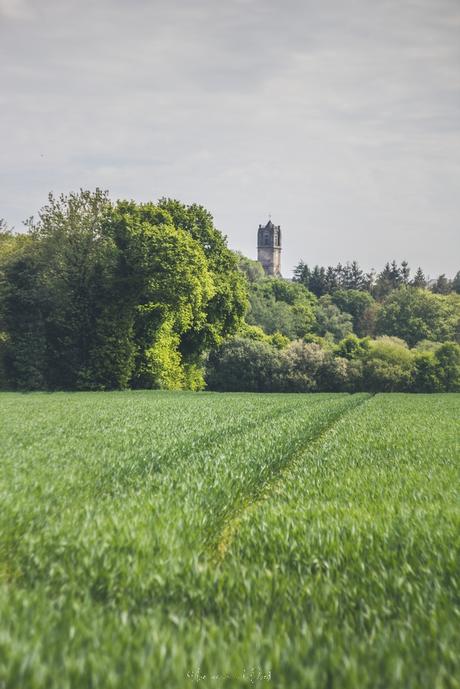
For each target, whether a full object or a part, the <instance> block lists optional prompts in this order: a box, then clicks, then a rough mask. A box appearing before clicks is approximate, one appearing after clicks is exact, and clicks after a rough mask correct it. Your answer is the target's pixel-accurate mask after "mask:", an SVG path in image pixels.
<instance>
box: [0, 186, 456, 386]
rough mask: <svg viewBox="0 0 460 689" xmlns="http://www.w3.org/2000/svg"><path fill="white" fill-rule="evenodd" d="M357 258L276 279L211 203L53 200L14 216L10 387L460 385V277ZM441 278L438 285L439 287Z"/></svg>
mask: <svg viewBox="0 0 460 689" xmlns="http://www.w3.org/2000/svg"><path fill="white" fill-rule="evenodd" d="M443 277H444V278H445V276H441V277H440V278H439V279H438V280H437V281H436V283H435V284H434V285H432V286H431V289H427V285H426V280H425V277H424V275H423V271H422V270H421V269H418V270H417V271H416V273H415V275H414V277H413V278H412V277H411V274H410V269H409V266H408V264H407V263H405V262H403V263H402V264H401V265H398V264H396V262H394V261H393V262H392V263H388V264H387V265H386V266H385V268H384V269H383V270H382V271H381V273H379V274H376V275H374V274H365V273H364V272H363V271H362V270H361V268H360V267H359V265H358V264H357V263H356V262H353V263H350V264H346V265H344V266H343V265H340V264H339V265H338V266H336V267H335V268H334V267H328V268H321V267H318V266H316V267H314V268H313V269H310V268H309V267H308V266H306V265H305V264H304V263H303V262H300V263H299V264H298V266H297V267H296V270H295V276H294V280H292V281H291V280H284V279H280V278H267V277H266V276H265V274H264V271H263V268H262V266H261V265H260V264H259V263H258V262H257V261H251V260H250V259H248V258H246V257H244V256H242V255H241V254H235V253H234V252H232V251H231V250H230V249H229V248H228V246H227V242H226V238H225V237H224V236H223V235H222V234H221V233H220V232H219V231H218V230H217V229H216V227H215V226H214V222H213V218H212V216H211V214H210V213H209V212H208V211H207V210H206V209H205V208H203V207H202V206H199V205H197V204H192V205H185V204H182V203H180V202H179V201H176V200H172V199H165V198H163V199H160V200H159V201H158V202H157V203H136V202H134V201H124V200H118V201H115V202H113V201H112V200H111V199H110V198H109V195H108V193H107V192H103V191H101V190H99V189H97V190H96V191H94V192H90V191H85V190H81V191H80V192H78V193H72V194H69V195H61V196H59V197H55V196H53V195H52V194H51V195H50V196H49V199H48V203H47V205H45V206H44V207H43V208H42V209H41V210H40V212H39V214H38V217H37V219H34V218H31V219H30V220H29V221H27V223H26V232H23V233H13V232H11V231H9V230H8V229H7V228H6V226H5V225H4V224H2V223H1V221H0V387H2V388H7V389H16V390H59V389H66V390H87V389H90V390H91V389H94V390H115V389H122V388H126V387H132V388H166V389H191V390H199V389H203V388H204V387H207V388H208V389H210V390H255V391H256V390H259V391H313V390H328V391H334V390H340V391H349V392H353V391H358V390H371V391H378V390H395V391H397V390H401V391H403V390H404V391H424V392H433V391H450V390H457V389H460V346H459V344H458V342H459V340H460V325H459V324H460V295H459V294H458V291H459V290H458V283H459V280H458V277H459V274H457V276H456V277H455V278H454V279H453V280H452V281H448V280H447V278H445V280H446V281H447V282H448V288H447V287H445V286H443V284H444V282H443V280H441V278H443ZM436 285H437V286H436Z"/></svg>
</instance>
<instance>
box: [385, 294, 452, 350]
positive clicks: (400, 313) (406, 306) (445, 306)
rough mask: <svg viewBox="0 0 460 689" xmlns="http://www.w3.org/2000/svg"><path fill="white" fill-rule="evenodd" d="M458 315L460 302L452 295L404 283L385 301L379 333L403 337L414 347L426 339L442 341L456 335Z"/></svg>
mask: <svg viewBox="0 0 460 689" xmlns="http://www.w3.org/2000/svg"><path fill="white" fill-rule="evenodd" d="M453 296H455V295H453ZM459 318H460V305H458V304H457V303H455V302H449V297H444V296H441V295H437V294H432V293H431V292H429V291H426V290H421V289H415V288H413V287H401V288H400V289H398V290H395V291H394V292H392V293H391V294H390V295H389V296H388V297H387V298H386V300H385V302H384V303H383V305H382V308H381V310H380V311H379V314H378V317H377V333H379V334H381V335H394V336H396V337H400V338H402V339H403V340H405V341H406V342H407V343H408V344H409V345H410V346H411V347H413V346H414V345H416V344H417V342H419V341H420V340H424V339H427V340H436V341H439V342H442V341H445V340H452V339H454V337H455V334H456V330H457V328H458V322H459Z"/></svg>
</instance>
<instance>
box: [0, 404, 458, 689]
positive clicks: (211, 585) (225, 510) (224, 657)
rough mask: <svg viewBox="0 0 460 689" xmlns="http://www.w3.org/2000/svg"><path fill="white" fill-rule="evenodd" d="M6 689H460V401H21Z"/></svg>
mask: <svg viewBox="0 0 460 689" xmlns="http://www.w3.org/2000/svg"><path fill="white" fill-rule="evenodd" d="M0 407H1V426H0V448H1V450H0V452H1V464H0V471H1V474H0V479H1V482H0V501H1V511H0V688H1V689H39V688H40V689H67V688H70V687H72V688H73V687H78V688H79V689H80V688H81V689H93V688H99V687H100V688H104V689H106V688H109V687H110V688H112V687H113V688H115V687H116V688H117V689H156V688H157V687H158V688H165V689H169V688H170V687H171V688H173V689H175V688H181V689H182V688H183V687H188V686H190V687H193V686H201V687H252V686H259V687H267V688H269V687H273V688H274V689H275V688H276V689H284V688H285V687H286V688H288V687H289V688H290V687H293V688H294V689H296V688H297V687H299V688H301V689H309V688H311V689H323V688H324V689H325V688H326V687H327V688H331V687H334V688H336V687H337V689H363V688H369V689H376V688H382V689H391V688H392V687H398V688H401V689H421V688H426V689H440V688H444V687H446V688H455V687H460V654H459V649H460V576H459V572H460V557H459V555H460V500H459V486H460V480H459V478H460V476H459V474H460V450H459V436H460V434H459V418H460V395H454V394H451V395H403V394H400V395H398V394H393V395H390V394H388V395H385V394H382V395H377V396H374V397H372V396H370V395H367V394H360V395H345V394H344V395H341V394H318V395H257V394H246V395H245V394H226V395H219V394H212V393H166V392H122V393H74V394H65V393H56V394H42V393H34V394H29V395H21V394H15V393H3V394H1V395H0Z"/></svg>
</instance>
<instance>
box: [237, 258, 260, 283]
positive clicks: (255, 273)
mask: <svg viewBox="0 0 460 689" xmlns="http://www.w3.org/2000/svg"><path fill="white" fill-rule="evenodd" d="M235 255H236V258H237V262H238V268H239V269H240V270H241V272H242V273H243V274H244V275H245V276H246V278H247V280H248V282H260V281H261V280H263V279H264V278H265V271H264V269H263V266H262V264H261V263H259V261H252V260H251V259H250V258H247V257H246V256H243V254H242V253H240V252H239V251H236V252H235Z"/></svg>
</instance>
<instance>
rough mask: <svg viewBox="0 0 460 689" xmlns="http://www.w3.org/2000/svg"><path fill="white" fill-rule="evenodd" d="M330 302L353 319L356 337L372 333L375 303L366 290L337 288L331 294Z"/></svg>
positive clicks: (375, 313)
mask: <svg viewBox="0 0 460 689" xmlns="http://www.w3.org/2000/svg"><path fill="white" fill-rule="evenodd" d="M331 300H332V303H333V304H335V305H336V306H337V307H338V308H339V309H340V310H341V311H344V312H345V313H349V314H350V316H351V317H352V319H353V332H354V333H355V334H356V335H358V337H365V336H366V335H373V334H374V327H373V326H374V321H375V318H376V315H377V305H376V302H375V300H374V299H373V298H372V296H371V295H370V294H369V293H368V292H364V291H359V290H355V289H349V290H344V289H343V290H337V292H334V293H333V294H332V296H331Z"/></svg>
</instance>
